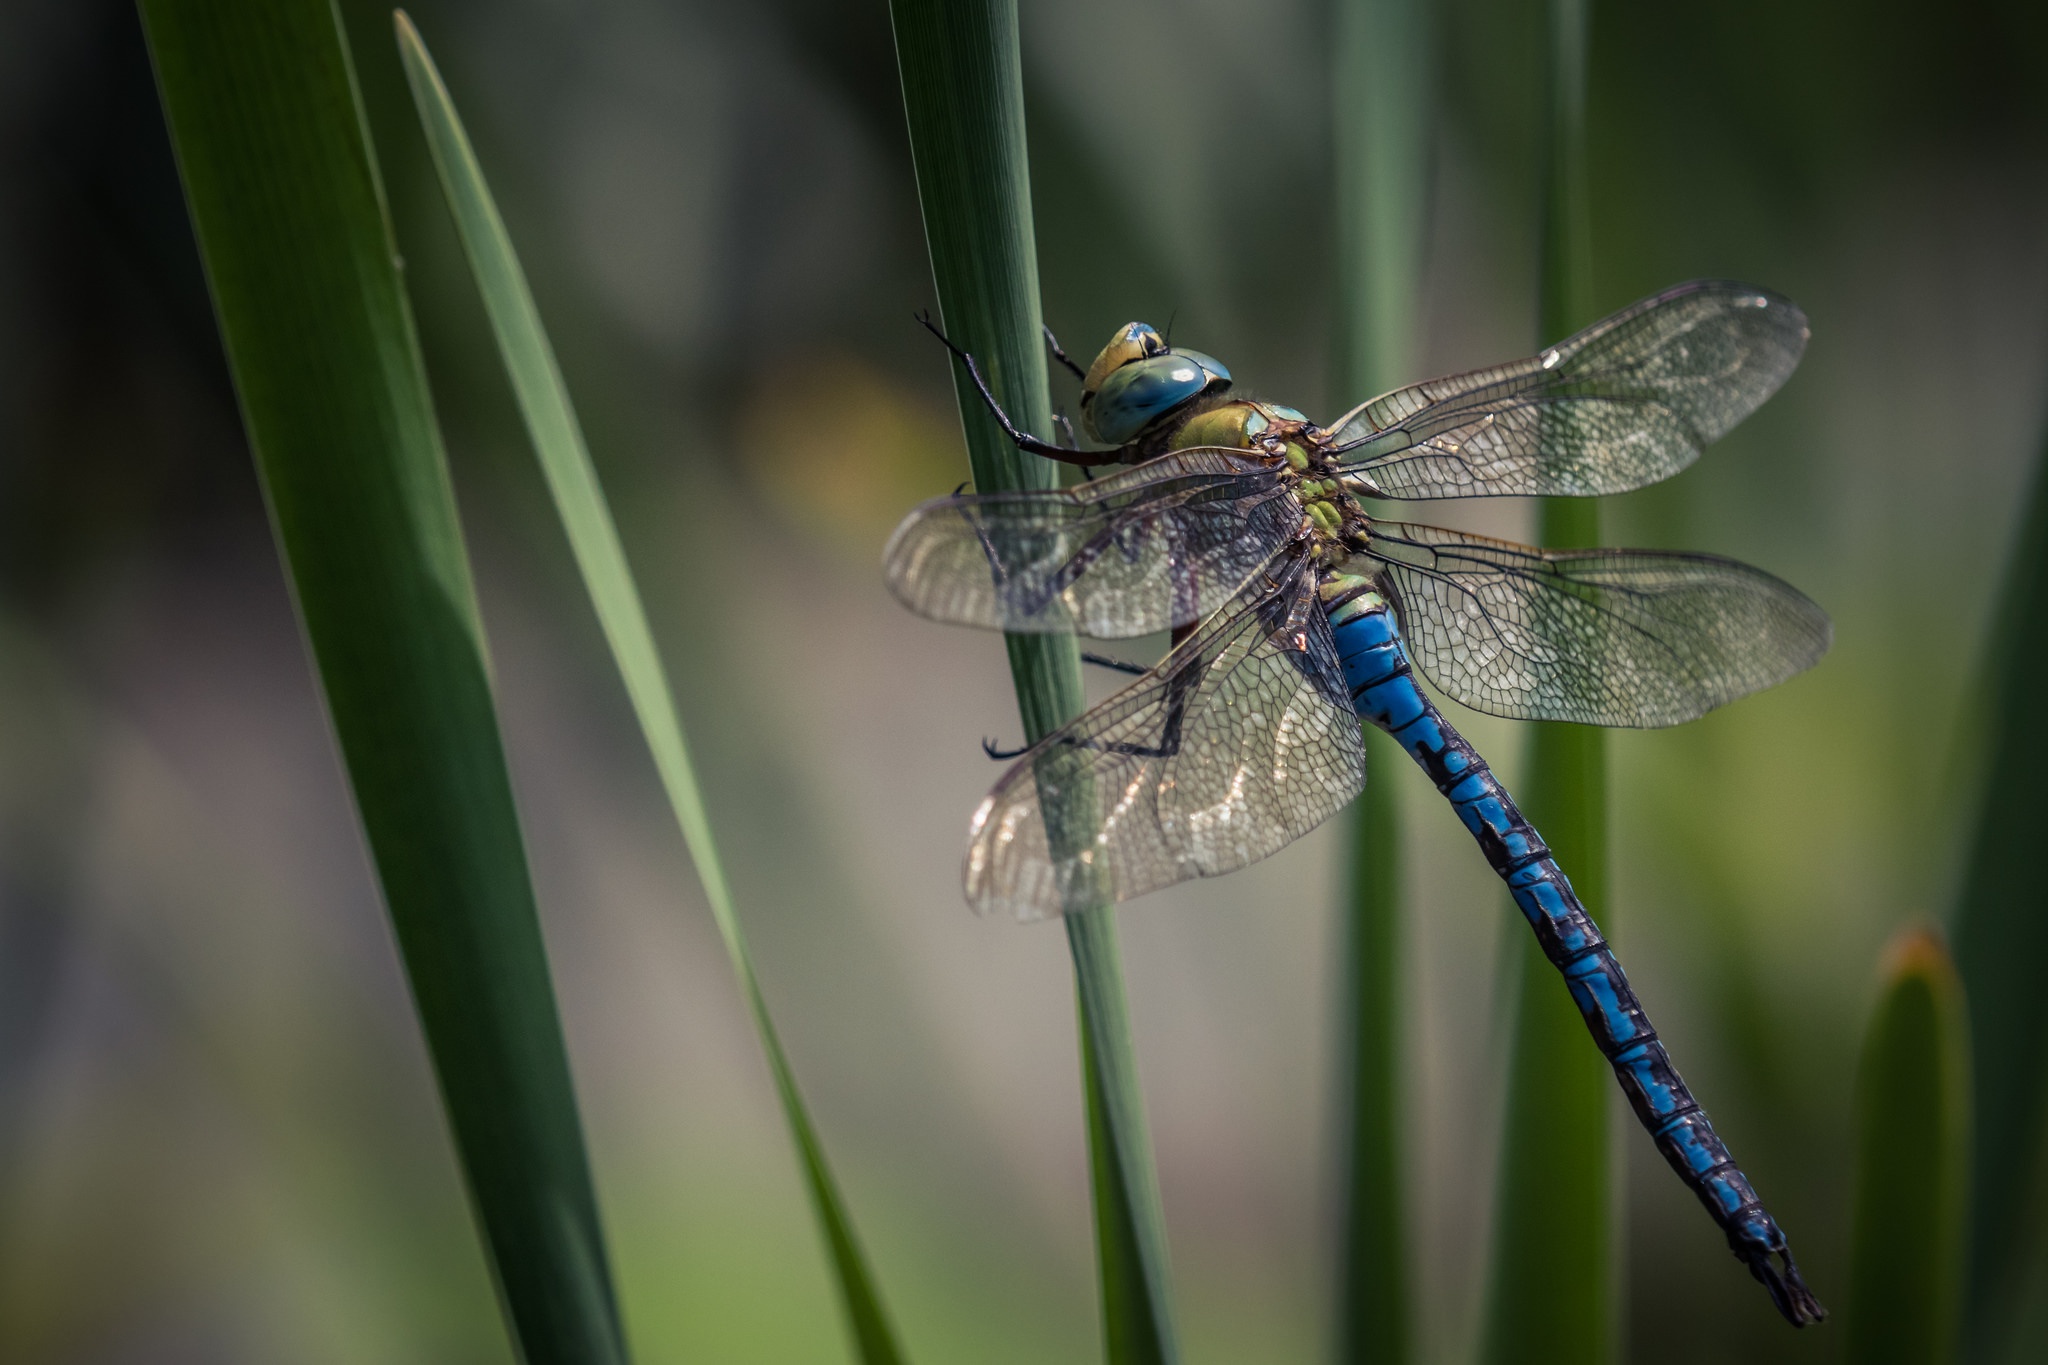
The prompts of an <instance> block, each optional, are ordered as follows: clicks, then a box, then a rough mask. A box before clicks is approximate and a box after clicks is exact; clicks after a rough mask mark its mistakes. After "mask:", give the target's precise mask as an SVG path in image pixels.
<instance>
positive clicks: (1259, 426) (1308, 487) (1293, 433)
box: [1167, 398, 1366, 554]
mask: <svg viewBox="0 0 2048 1365" xmlns="http://www.w3.org/2000/svg"><path fill="white" fill-rule="evenodd" d="M1323 440H1324V433H1323V432H1322V431H1320V430H1319V429H1318V428H1316V427H1315V426H1314V425H1313V424H1311V423H1310V422H1309V420H1308V418H1306V417H1304V416H1303V415H1302V414H1301V413H1299V412H1296V411H1295V410H1294V409H1293V408H1289V407H1283V406H1281V405H1280V404H1277V403H1262V402H1259V401H1258V400H1256V399H1250V398H1240V399H1235V400H1233V401H1231V402H1227V403H1219V404H1217V405H1216V406H1214V407H1211V408H1208V409H1207V410H1205V411H1202V412H1198V413H1196V414H1195V415H1194V416H1193V417H1190V418H1189V419H1188V420H1187V421H1186V422H1184V423H1182V424H1181V426H1180V428H1179V429H1178V430H1177V431H1175V432H1174V433H1173V435H1172V437H1171V439H1170V440H1169V441H1168V444H1167V449H1168V450H1193V449H1195V448H1197V447H1221V448H1223V449H1226V450H1253V451H1258V452H1260V453H1261V454H1265V455H1275V456H1284V457H1286V460H1287V465H1288V471H1289V474H1290V476H1291V478H1292V479H1293V481H1294V492H1295V496H1296V497H1298V498H1300V499H1301V505H1302V511H1304V512H1305V513H1307V515H1308V519H1309V522H1310V523H1311V524H1312V528H1313V530H1314V532H1315V534H1316V538H1317V540H1318V542H1319V545H1320V547H1321V548H1324V549H1327V550H1328V551H1330V552H1332V553H1333V554H1334V553H1337V552H1340V551H1341V549H1342V543H1343V542H1344V541H1347V540H1348V541H1352V542H1354V544H1353V546H1352V548H1359V544H1360V543H1361V538H1362V537H1363V536H1364V535H1365V534H1366V519H1365V514H1364V511H1363V509H1361V508H1360V507H1359V506H1358V504H1357V502H1356V501H1354V500H1353V498H1352V497H1351V494H1350V493H1349V492H1348V491H1347V490H1346V489H1345V488H1344V486H1343V484H1342V483H1341V482H1340V481H1339V478H1338V474H1339V471H1338V469H1337V467H1336V466H1335V465H1333V464H1331V463H1330V461H1329V460H1328V458H1327V457H1325V456H1324V455H1323V453H1322V450H1323Z"/></svg>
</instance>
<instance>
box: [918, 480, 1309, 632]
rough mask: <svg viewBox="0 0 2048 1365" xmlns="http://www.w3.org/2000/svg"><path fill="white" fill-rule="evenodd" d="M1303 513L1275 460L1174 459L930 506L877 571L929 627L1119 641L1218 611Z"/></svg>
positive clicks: (1291, 533) (922, 510) (1288, 534)
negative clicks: (947, 624) (1042, 488)
mask: <svg viewBox="0 0 2048 1365" xmlns="http://www.w3.org/2000/svg"><path fill="white" fill-rule="evenodd" d="M1301 515H1302V513H1301V504H1300V503H1299V502H1298V501H1297V500H1296V499H1295V497H1294V495H1293V494H1292V493H1291V492H1290V491H1289V490H1288V489H1287V487H1286V486H1285V485H1284V483H1283V482H1282V481H1281V479H1280V477H1279V473H1278V471H1277V470H1276V468H1275V467H1274V464H1273V463H1272V462H1271V461H1268V460H1264V459H1261V458H1259V457H1256V456H1254V455H1252V454H1250V453H1249V452H1247V453H1242V454H1238V453H1233V452H1230V451H1223V450H1192V451H1179V452H1175V453H1173V454H1169V455H1162V456H1160V457H1158V458H1157V459H1154V460H1148V461H1147V462H1146V463H1144V464H1142V465H1139V466H1137V467H1136V468H1134V469H1130V470H1127V471H1125V472H1123V473H1121V474H1118V475H1115V476H1113V477H1111V478H1106V479H1099V480H1096V481H1095V482H1093V483H1087V484H1080V485H1077V486H1076V487H1073V488H1065V489H1056V490H1052V491H1047V492H1037V493H989V494H968V495H964V496H955V497H950V498H940V499H937V500H936V501H933V502H928V503H926V504H925V505H924V506H922V507H919V508H918V509H917V510H916V511H914V512H912V513H911V514H910V515H909V516H908V517H907V518H905V519H904V522H903V524H902V525H901V526H899V527H897V528H896V534H895V535H894V536H892V537H891V538H890V540H889V547H888V549H887V550H885V551H884V552H883V556H882V567H883V572H884V574H885V575H886V576H887V578H888V582H889V588H890V590H891V591H892V592H894V593H895V594H896V596H897V598H898V599H899V600H901V601H902V603H903V604H904V605H905V606H907V607H909V608H910V609H911V610H912V611H914V612H917V613H918V614H920V615H922V616H928V617H931V618H932V619H933V620H937V621H951V622H957V623H960V624H964V625H974V626H987V627H992V628H997V629H1001V630H1012V631H1033V632H1073V633H1076V634H1080V635H1092V636H1094V637H1096V638H1097V639H1127V638H1129V637H1131V636H1136V635H1149V634H1152V633H1153V632H1155V631H1162V630H1166V629H1168V628H1169V627H1172V626H1185V625H1192V624H1193V623H1195V622H1197V621H1200V620H1202V619H1203V618H1204V617H1206V616H1207V615H1209V614H1210V613H1211V612H1213V611H1215V610H1216V609H1217V608H1218V607H1220V606H1222V605H1223V604H1224V603H1225V602H1227V601H1228V600H1230V598H1231V595H1232V594H1233V593H1235V592H1236V591H1237V589H1238V587H1239V585H1241V584H1242V583H1244V581H1245V580H1246V578H1247V577H1249V576H1250V575H1251V574H1252V573H1254V572H1255V571H1257V570H1258V568H1259V567H1260V566H1261V565H1262V564H1264V563H1265V562H1266V561H1267V560H1268V559H1270V558H1272V556H1273V554H1274V552H1275V551H1276V550H1278V549H1279V548H1280V546H1282V545H1283V544H1285V543H1286V542H1287V541H1288V540H1289V539H1291V538H1292V537H1293V536H1294V535H1295V533H1296V531H1297V530H1298V529H1299V528H1300V525H1301Z"/></svg>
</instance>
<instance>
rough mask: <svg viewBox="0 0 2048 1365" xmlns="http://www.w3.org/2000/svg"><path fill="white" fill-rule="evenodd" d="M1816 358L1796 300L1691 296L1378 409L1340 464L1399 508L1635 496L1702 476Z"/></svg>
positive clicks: (1338, 437)
mask: <svg viewBox="0 0 2048 1365" xmlns="http://www.w3.org/2000/svg"><path fill="white" fill-rule="evenodd" d="M1805 349H1806V315H1805V314H1804V313H1802V312H1800V311H1799V308H1798V306H1797V305H1796V304H1794V303H1793V302H1792V301H1791V300H1789V299H1786V298H1781V297H1780V296H1778V295H1776V294H1773V293H1771V292H1770V291H1769V290H1766V289H1759V288H1757V287H1756V286H1755V285H1748V284H1730V283H1727V282H1723V281H1713V280H1707V281H1698V282H1695V283H1692V284H1681V285H1678V286H1677V287H1675V288H1672V289H1667V290H1665V291H1664V292H1663V293H1661V294H1658V295H1655V296H1653V297H1651V298H1647V299H1644V300H1643V301H1642V302H1640V303H1636V304H1633V305H1631V306H1629V307H1627V308H1624V309H1622V310H1621V311H1620V312H1619V313H1616V314H1615V315H1614V316H1613V317H1610V318H1607V319H1605V320H1604V321H1601V322H1596V323H1594V324H1593V325H1592V326H1591V327H1588V328H1587V329H1586V330H1585V331H1583V332H1580V333H1579V334H1578V335H1577V336H1574V337H1572V338H1571V339H1570V340H1568V341H1563V342H1560V343H1558V344H1557V345H1556V346H1553V347H1551V348H1550V349H1549V350H1547V351H1545V352H1543V353H1542V354H1541V355H1537V356H1532V357H1530V358H1529V359H1527V360H1518V361H1516V362H1514V363H1513V364H1510V365H1501V366H1497V367H1495V368H1493V369H1490V370H1475V371H1473V372H1472V373H1470V374H1461V375H1455V376H1453V377H1451V378H1449V379H1432V380H1430V381H1428V382H1427V383H1423V384H1416V385H1414V386H1413V387H1410V388H1406V389H1396V390H1395V391H1394V392H1392V393H1390V394H1387V395H1386V396H1385V397H1382V398H1375V399H1374V400H1372V401H1371V402H1369V403H1366V404H1365V405H1363V406H1362V407H1359V408H1357V409H1355V410H1354V411H1352V412H1350V413H1347V414H1346V415H1345V416H1344V417H1342V418H1341V419H1339V420H1338V422H1337V423H1336V425H1335V428H1334V433H1333V435H1334V447H1335V452H1336V453H1337V454H1338V459H1339V460H1340V461H1341V462H1342V463H1344V464H1346V465H1348V466H1350V467H1351V468H1352V469H1353V470H1354V471H1355V472H1356V473H1358V474H1361V475H1363V476H1364V477H1365V478H1366V479H1367V480H1368V481H1369V482H1370V483H1371V484H1373V485H1374V488H1375V490H1376V491H1377V492H1378V493H1379V494H1380V495H1382V496H1385V497H1390V498H1475V497H1499V496H1508V495H1513V496H1524V497H1526V496H1534V495H1538V494H1542V495H1560V494H1561V495H1566V496H1587V497H1590V496H1593V495H1595V494H1605V493H1620V492H1624V491H1626V490H1628V489H1631V488H1640V487H1642V486H1643V485H1645V484H1651V483H1655V482H1657V481H1658V480H1659V479H1665V478H1669V477H1670V476H1671V475H1673V474H1676V473H1677V472H1678V471H1679V470H1681V469H1683V468H1685V467H1686V466H1687V465H1689V464H1691V463H1692V462H1693V461H1694V460H1695V459H1697V458H1698V457H1699V453H1700V451H1701V449H1702V448H1703V447H1705V446H1706V445H1707V444H1708V443H1709V442H1711V441H1714V440H1716V439H1718V438H1719V437H1720V436H1721V435H1722V434H1723V433H1725V432H1726V431H1727V430H1728V429H1729V428H1730V427H1733V426H1734V425H1735V424H1736V423H1737V422H1740V421H1741V420H1742V419H1743V418H1745V417H1747V416H1749V414H1750V413H1752V412H1754V411H1756V409H1757V407H1758V406H1759V405H1760V404H1761V403H1762V402H1763V401H1764V400H1765V399H1766V398H1769V397H1770V396H1771V395H1772V394H1773V393H1775V392H1777V390H1778V386H1779V385H1780V384H1783V383H1784V382H1785V379H1786V377H1787V376H1788V375H1790V374H1791V373H1792V370H1793V367H1794V366H1796V365H1798V363H1799V356H1800V353H1801V352H1802V351H1804V350H1805Z"/></svg>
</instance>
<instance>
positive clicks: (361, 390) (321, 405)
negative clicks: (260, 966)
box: [141, 0, 626, 1365]
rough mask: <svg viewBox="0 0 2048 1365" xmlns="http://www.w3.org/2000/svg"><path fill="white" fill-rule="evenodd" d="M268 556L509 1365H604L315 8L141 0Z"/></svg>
mask: <svg viewBox="0 0 2048 1365" xmlns="http://www.w3.org/2000/svg"><path fill="white" fill-rule="evenodd" d="M141 11H142V18H143V26H144V29H145V32H146V34H147V38H148V42H149V49H150V54H151V57H152V59H153V61H154V62H155V66H156V73H157V82H158V86H159V89H160V91H161V94H162V97H163V104H164V112H165V115H166V116H167V119H168V122H169V125H170V131H171V141H172V145H173V147H174V148H175V150H176V153H177V158H178V167H179V171H180V174H181V176H182V178H183V180H184V185H185V195H186V199H187V202H188V203H189V205H190V207H191V212H192V222H193V226H194V228H195V230H196V232H197V235H198V240H199V248H200V254H201V256H202V257H203V258H204V261H205V265H206V274H207V280H208V283H209V285H210V287H211V289H212V293H213V301H214V308H215V311H216V313H217V314H218V317H219V320H220V329H221V337H222V340H223V341H224V342H225V344H226V349H227V357H228V364H229V367H230V369H231V370H232V372H233V374H234V380H235V389H236V393H237V395H238V396H239V399H240V402H241V408H242V419H243V423H244V425H245V426H246V428H247V430H248V434H249V444H250V446H251V448H252V449H253V451H254V453H255V457H256V467H257V470H258V472H259V474H260V475H261V478H262V483H263V491H264V496H265V498H266V500H267V502H268V505H269V509H270V516H271V522H272V526H273V529H274V530H275V532H276V535H277V540H278V547H279V550H280V553H281V554H282V556H283V559H284V562H285V565H286V568H287V569H288V571H289V574H290V577H291V584H292V590H293V596H294V599H295V601H296V603H297V606H298V611H299V617H300V620H301V621H302V622H303V624H304V626H305V631H306V637H307V641H308V643H309V644H310V646H311V649H312V654H313V660H314V663H315V665H316V667H317V669H318V671H319V675H320V681H321V685H322V688H323V690H324V692H325V695H326V700H327V707H328V711H329V714H330V715H331V716H332V717H333V721H334V732H335V736H336V738H337V740H338V741H339V743H340V747H341V754H342V758H343V761H344V762H345V764H346V765H347V769H348V775H349V780H350V782H351V784H352V786H353V788H354V791H355V798H356V807H357V810H358V812H359V813H360V815H361V817H362V821H363V829H364V832H365V834H366V835H367V837H368V841H369V846H370V852H371V854H372V856H373V857H374V859H375V861H376V865H377V874H378V879H379V882H380V884H381V886H382V888H383V892H384V898H385V902H386V905H387V906H388V908H389V911H390V915H391V923H392V927H393V929H394V930H395V931H396V934H397V938H398V945H399V949H400V951H401V953H402V955H403V957H404V960H405V968H406V973H407V977H408V979H409V980H410V982H411V986H412V993H413V1000H414V1003H415V1005H416V1006H417V1008H418V1010H419V1016H420V1023H421V1027H422V1028H423V1030H424V1031H425V1034H426V1041H427V1047H428V1050H429V1052H430V1053H431V1055H432V1058H433V1063H434V1073H435V1076H436V1078H437V1079H438V1081H439V1083H440V1088H441V1096H442V1100H443V1102H444V1104H445V1106H446V1108H447V1112H448V1120H449V1125H450V1127H451V1128H452V1130H453V1133H454V1137H455V1145H456V1149H457V1151H458V1153H459V1155H460V1157H461V1161H462V1167H463V1172H464V1175H465V1177H466V1179H467V1182H468V1186H469V1194H470V1198H471V1202H472V1205H473V1207H474V1209H475V1212H476V1216H477V1220H478V1222H479V1223H480V1224H481V1226H482V1231H483V1237H484V1242H485V1245H486V1248H487V1250H488V1254H489V1257H490V1261H491V1266H492V1269H493V1271H494V1275H495V1279H496V1282H497V1285H498V1291H499V1294H500V1297H501V1300H502V1302H503V1306H504V1311H505V1314H506V1317H507V1318H508V1319H509V1322H510V1326H511V1329H512V1332H513V1335H514V1336H515V1337H516V1338H517V1344H518V1349H519V1353H520V1355H521V1356H522V1358H523V1359H525V1360H527V1361H529V1362H533V1365H560V1363H573V1365H616V1363H617V1362H622V1361H624V1360H625V1358H626V1353H625V1347H624V1343H623V1339H622V1336H621V1332H620V1328H619V1321H618V1314H617V1310H616V1308H615V1306H614V1302H613V1296H612V1290H611V1278H610V1272H609V1270H608V1268H607V1265H606V1255H605V1247H604V1238H603V1234H602V1231H601V1228H600V1225H599V1221H598V1213H597V1206H596V1201H595V1199H594V1197H593V1195H592V1191H591V1183H590V1173H589V1167H588V1161H587V1158H586V1156H585V1153H584V1148H583V1138H582V1133H581V1130H580V1127H579V1124H578V1120H577V1114H576V1106H575V1099H574V1095H573V1092H572V1089H571V1085H570V1078H569V1066H568V1059H567V1056H566V1054H565V1052H564V1049H563V1045H562V1034H561V1026H560V1023H559V1021H558V1020H557V1018H556V1014H555V1006H554V994H553V988H552V986H551V984H550V982H549V978H548V969H547V961H546V958H545V956H544V954H543V950H542V945H541V938H540V929H539V924H538V922H537V919H536V915H535V907H534V896H533V886H532V883H531V880H530V879H529V876H528V873H527V866H526V855H525V850H524V847H523V846H522V844H521V841H520V835H519V826H518V820H517V816H516V813H515V811H514V809H513V803H512V789H511V783H510V780H509V778H508V777H507V774H506V768H505V756H504V751H503V748H502V744H501V741H500V738H499V734H498V729H497V722H496V716H495V712H494V710H493V707H492V700H491V689H490V678H489V673H490V670H489V664H488V661H487V658H486V655H485V648H484V638H483V628H482V625H481V622H480V620H479V618H478V614H477V605H476V595H475V591H474V588H473V586H472V583H471V580H470V571H469V563H468V559H467V557H466V556H465V554H464V550H463V545H462V537H461V532H460V529H459V527H458V525H457V522H456V514H455V499H454V495H453V491H452V489H451V488H450V486H449V480H448V469H447V464H446V461H445V458H444V456H443V452H442V448H441V438H440V433H439V430H438V428H437V427H436V425H435V421H434V412H433V405H432V402H431V399H430V398H429V396H428V391H427V385H426V377H425V373H424V370H423V368H422V366H421V362H420V353H419V345H418V341H417V338H416V336H415V334H414V330H413V323H412V315H411V311H410V309H409V307H408V304H407V302H406V297H405V292H404V289H403V287H402V286H401V284H400V281H399V276H398V267H397V264H396V262H397V251H396V248H395V245H394V243H393V240H392V235H391V229H390V225H389V223H388V221H387V220H386V217H385V212H384V199H383V189H382V186H381V185H380V184H379V182H378V177H377V165H376V159H375V156H374V154H373V153H372V151H371V148H370V146H369V142H368V139H367V135H366V132H365V128H364V123H363V114H362V106H361V102H360V100H359V99H358V97H357V92H356V88H355V79H354V74H353V71H352V69H351V66H350V62H349V56H348V51H347V47H346V44H345V40H344V39H343V36H342V32H341V26H340V23H339V19H338V16H337V15H336V13H335V10H334V8H333V6H332V4H331V3H329V0H142V4H141Z"/></svg>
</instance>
